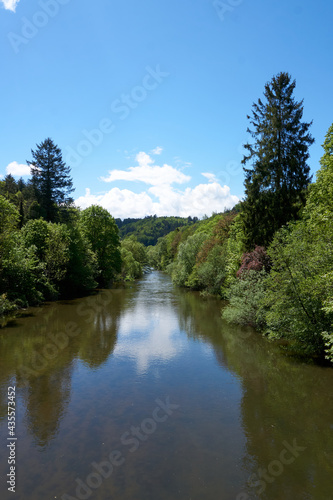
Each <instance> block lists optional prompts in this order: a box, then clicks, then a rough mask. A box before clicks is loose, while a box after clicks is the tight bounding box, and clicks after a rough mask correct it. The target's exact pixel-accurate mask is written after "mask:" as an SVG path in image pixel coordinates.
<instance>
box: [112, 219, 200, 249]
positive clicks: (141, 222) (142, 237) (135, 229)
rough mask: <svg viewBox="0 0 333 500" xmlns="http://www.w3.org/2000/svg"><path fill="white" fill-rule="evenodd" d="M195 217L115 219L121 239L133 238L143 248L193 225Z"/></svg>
mask: <svg viewBox="0 0 333 500" xmlns="http://www.w3.org/2000/svg"><path fill="white" fill-rule="evenodd" d="M197 220H198V218H197V217H193V218H192V217H191V216H189V217H186V218H185V217H157V215H149V216H147V217H145V218H144V219H124V220H121V219H116V224H117V226H118V228H119V235H120V237H121V238H124V237H126V236H127V235H131V236H135V237H136V239H137V240H138V241H139V242H140V243H143V245H145V246H149V245H156V243H157V241H158V239H159V238H160V237H162V236H165V235H166V234H168V233H170V232H171V231H173V230H174V229H177V227H180V226H187V225H190V224H194V223H195V222H196V221H197Z"/></svg>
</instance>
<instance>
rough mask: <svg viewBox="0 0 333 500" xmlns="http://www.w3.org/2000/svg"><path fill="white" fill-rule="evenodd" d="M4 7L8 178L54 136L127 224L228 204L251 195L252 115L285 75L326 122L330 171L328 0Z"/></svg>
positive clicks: (81, 196)
mask: <svg viewBox="0 0 333 500" xmlns="http://www.w3.org/2000/svg"><path fill="white" fill-rule="evenodd" d="M0 5H1V7H0V31H1V43H0V58H1V69H2V78H1V82H0V88H1V121H2V131H1V139H0V145H1V147H0V175H2V176H4V175H6V173H8V172H11V173H13V175H16V174H17V175H20V174H22V173H26V171H27V170H26V160H31V152H30V151H31V149H35V147H36V144H37V143H40V142H42V141H43V140H44V139H45V138H47V137H51V138H52V139H53V140H54V142H55V143H56V144H57V145H58V146H59V147H60V148H61V150H62V152H63V157H64V160H65V161H66V163H67V164H68V165H70V166H71V168H72V176H73V182H74V186H75V188H76V191H75V193H74V197H75V199H76V200H77V204H78V205H79V206H81V207H86V206H89V205H90V204H92V203H99V204H101V205H102V206H104V207H105V208H107V209H108V210H110V212H111V213H112V215H113V216H114V217H122V218H123V217H143V216H145V215H149V214H154V213H156V214H157V215H182V216H187V215H192V216H199V217H201V216H203V215H204V214H207V215H210V214H211V213H212V212H213V211H222V210H223V209H224V208H225V207H227V208H230V207H231V206H233V205H234V204H235V203H236V202H237V200H238V199H241V198H242V197H243V193H244V187H243V181H244V176H243V171H242V168H241V165H240V161H241V159H242V144H244V143H245V142H246V141H247V140H248V135H247V133H246V129H247V126H248V123H247V119H246V115H247V114H249V113H250V112H251V106H252V103H253V102H254V101H257V99H258V98H259V97H261V96H262V94H263V90H264V85H265V83H266V82H267V81H269V80H271V78H272V76H273V75H275V74H277V73H279V72H280V71H288V72H289V73H290V74H291V75H292V77H293V78H295V79H296V83H297V86H296V90H295V97H296V99H298V100H300V99H303V98H304V116H303V119H304V120H306V121H311V120H313V126H312V128H311V132H312V135H313V136H314V137H315V140H316V143H315V144H314V145H313V146H311V149H310V153H311V158H310V161H309V163H310V166H311V171H312V173H313V174H315V172H316V170H317V169H318V168H319V159H320V157H321V155H322V148H321V144H322V143H323V140H324V137H325V134H326V132H327V130H328V128H329V126H330V125H331V123H332V122H333V109H332V108H333V106H332V81H333V64H332V46H333V43H332V42H333V40H332V38H333V36H332V33H333V30H332V17H333V4H332V3H331V2H329V1H328V0H317V1H316V2H314V1H310V0H302V1H300V0H299V1H298V0H288V1H287V0H223V1H222V0H221V1H218V2H214V1H211V0H159V1H157V0H154V1H153V0H143V1H141V2H138V1H137V0H136V1H134V0H126V2H125V1H124V0H122V1H121V0H109V1H107V0H95V1H94V2H90V1H88V0H80V1H79V0H37V1H35V0H18V1H15V0H0ZM25 178H26V179H27V178H28V176H27V177H25Z"/></svg>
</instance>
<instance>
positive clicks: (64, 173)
mask: <svg viewBox="0 0 333 500" xmlns="http://www.w3.org/2000/svg"><path fill="white" fill-rule="evenodd" d="M31 154H32V157H33V160H32V161H27V163H28V165H29V166H30V168H31V175H32V182H33V185H34V187H35V189H36V194H37V200H38V202H39V204H40V206H41V209H42V214H43V216H44V217H45V219H46V220H47V221H50V222H55V221H56V220H57V218H58V215H59V211H60V209H62V208H66V207H68V206H70V205H71V204H72V203H73V198H71V197H70V194H71V193H72V192H73V191H74V189H73V187H72V186H73V182H72V179H71V177H70V167H69V166H67V165H66V164H65V163H64V162H63V159H62V153H61V150H60V149H59V148H58V146H56V145H55V144H54V142H53V141H52V139H50V138H48V139H45V141H43V142H42V143H41V144H37V149H36V150H35V151H33V150H31Z"/></svg>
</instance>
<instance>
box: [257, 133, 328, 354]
mask: <svg viewBox="0 0 333 500" xmlns="http://www.w3.org/2000/svg"><path fill="white" fill-rule="evenodd" d="M332 137H333V126H331V127H330V129H329V131H328V134H327V136H326V139H325V142H324V145H323V147H324V155H323V157H322V159H321V168H320V170H319V171H318V173H317V181H316V182H315V184H313V185H312V186H311V189H310V192H309V197H308V200H307V204H306V207H305V209H304V214H303V219H302V220H301V221H300V222H298V223H297V224H294V225H291V226H290V228H289V229H285V230H281V231H280V232H279V233H278V234H277V235H276V237H275V239H274V241H273V244H272V245H271V247H270V248H269V250H268V253H269V254H270V256H271V258H272V261H273V267H272V271H271V274H270V277H269V279H268V281H267V285H268V291H267V296H266V299H265V303H266V306H267V307H268V308H269V309H268V313H267V322H268V332H269V334H270V336H271V337H278V338H280V337H285V338H288V339H290V340H292V342H293V343H294V345H295V348H297V349H298V350H301V351H302V352H305V353H306V354H313V355H315V354H321V353H322V352H324V351H325V352H326V356H327V358H328V359H330V360H331V361H333V350H332V346H333V342H332V340H333V307H332V304H333V280H332V277H333V271H332V262H333V204H332V198H331V197H330V194H332V193H333V140H332Z"/></svg>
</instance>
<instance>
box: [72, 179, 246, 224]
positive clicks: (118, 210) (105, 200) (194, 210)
mask: <svg viewBox="0 0 333 500" xmlns="http://www.w3.org/2000/svg"><path fill="white" fill-rule="evenodd" d="M150 195H154V196H156V197H157V199H158V201H157V202H155V201H153V198H152V197H151V196H150ZM238 201H239V199H238V197H237V196H234V195H232V194H231V193H230V188H229V187H228V186H221V185H220V184H218V183H217V182H215V183H207V184H199V185H198V186H196V187H195V188H193V189H191V188H186V189H185V190H184V191H176V190H175V189H173V188H172V187H171V186H154V187H151V188H150V189H149V190H148V192H145V191H143V192H141V193H134V192H133V191H130V190H128V189H119V188H113V189H111V190H110V191H108V192H107V193H105V194H103V195H94V194H92V193H91V191H90V189H86V194H85V195H84V196H81V197H80V198H78V199H77V200H76V205H77V206H79V207H81V208H82V209H84V208H87V207H89V206H91V205H101V206H102V207H104V208H106V209H107V210H108V211H109V212H110V213H111V214H112V215H113V217H116V218H117V217H119V218H121V219H125V218H127V217H135V218H136V217H137V218H139V217H145V216H146V215H154V214H156V215H158V216H165V215H178V216H180V217H188V216H189V215H191V216H192V217H199V218H200V217H203V216H204V215H205V214H206V215H211V214H212V212H223V210H224V209H225V208H232V207H233V206H234V205H235V204H236V203H238Z"/></svg>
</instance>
